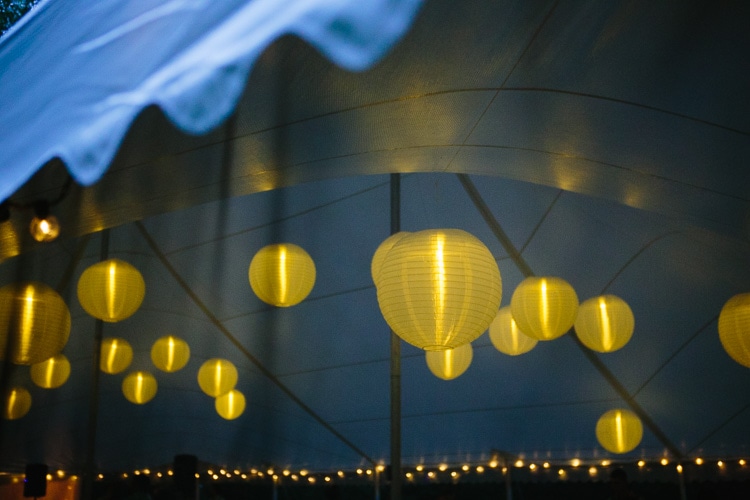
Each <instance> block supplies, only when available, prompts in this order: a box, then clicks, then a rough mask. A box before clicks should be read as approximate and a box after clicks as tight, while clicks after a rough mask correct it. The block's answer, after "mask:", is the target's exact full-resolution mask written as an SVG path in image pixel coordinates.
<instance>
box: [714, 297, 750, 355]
mask: <svg viewBox="0 0 750 500" xmlns="http://www.w3.org/2000/svg"><path fill="white" fill-rule="evenodd" d="M719 340H721V345H722V346H724V350H725V351H727V354H729V356H731V358H732V359H733V360H735V361H736V362H738V363H739V364H741V365H743V366H746V367H748V368H750V293H741V294H739V295H735V296H734V297H732V298H731V299H729V300H728V301H727V303H726V304H724V307H722V308H721V313H719Z"/></svg>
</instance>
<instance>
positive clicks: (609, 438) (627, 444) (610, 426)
mask: <svg viewBox="0 0 750 500" xmlns="http://www.w3.org/2000/svg"><path fill="white" fill-rule="evenodd" d="M642 438H643V424H641V419H640V418H638V415H636V414H635V413H633V412H632V411H630V410H625V409H616V410H609V411H608V412H606V413H605V414H604V415H602V416H601V417H599V421H598V422H597V423H596V439H597V440H598V441H599V444H601V445H602V447H603V448H604V449H605V450H607V451H610V452H612V453H627V452H629V451H631V450H634V449H635V447H636V446H638V444H640V442H641V439H642Z"/></svg>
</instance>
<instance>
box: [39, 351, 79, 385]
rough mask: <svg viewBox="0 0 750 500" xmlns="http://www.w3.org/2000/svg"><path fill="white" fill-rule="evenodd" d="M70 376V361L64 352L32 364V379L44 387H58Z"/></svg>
mask: <svg viewBox="0 0 750 500" xmlns="http://www.w3.org/2000/svg"><path fill="white" fill-rule="evenodd" d="M69 376H70V361H68V358H66V357H65V355H64V354H58V355H56V356H52V357H51V358H49V359H48V360H46V361H42V362H41V363H35V364H33V365H31V380H32V381H33V382H34V383H35V384H36V385H38V386H39V387H41V388H43V389H57V388H58V387H60V386H61V385H63V384H64V383H65V382H66V381H67V380H68V377H69Z"/></svg>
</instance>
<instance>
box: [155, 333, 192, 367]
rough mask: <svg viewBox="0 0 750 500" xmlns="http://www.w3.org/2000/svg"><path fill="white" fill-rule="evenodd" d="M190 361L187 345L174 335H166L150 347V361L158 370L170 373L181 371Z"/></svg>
mask: <svg viewBox="0 0 750 500" xmlns="http://www.w3.org/2000/svg"><path fill="white" fill-rule="evenodd" d="M189 359H190V346H188V343H187V342H185V341H184V340H182V339H181V338H179V337H175V336H174V335H166V336H164V337H161V338H160V339H159V340H157V341H156V342H154V345H153V346H152V347H151V361H152V362H153V363H154V366H155V367H157V368H158V369H159V370H161V371H164V372H167V373H172V372H176V371H177V370H180V369H182V368H183V367H184V366H185V365H186V364H187V362H188V360H189Z"/></svg>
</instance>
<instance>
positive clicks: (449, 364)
mask: <svg viewBox="0 0 750 500" xmlns="http://www.w3.org/2000/svg"><path fill="white" fill-rule="evenodd" d="M473 357H474V349H473V348H472V347H471V344H463V345H460V346H458V347H456V348H455V349H444V350H442V351H426V352H425V359H426V361H427V367H428V368H429V369H430V371H431V372H432V374H433V375H435V376H436V377H438V378H441V379H443V380H451V379H454V378H456V377H458V376H460V375H462V374H463V373H464V372H465V371H466V370H467V369H468V368H469V365H471V360H472V358H473Z"/></svg>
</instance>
